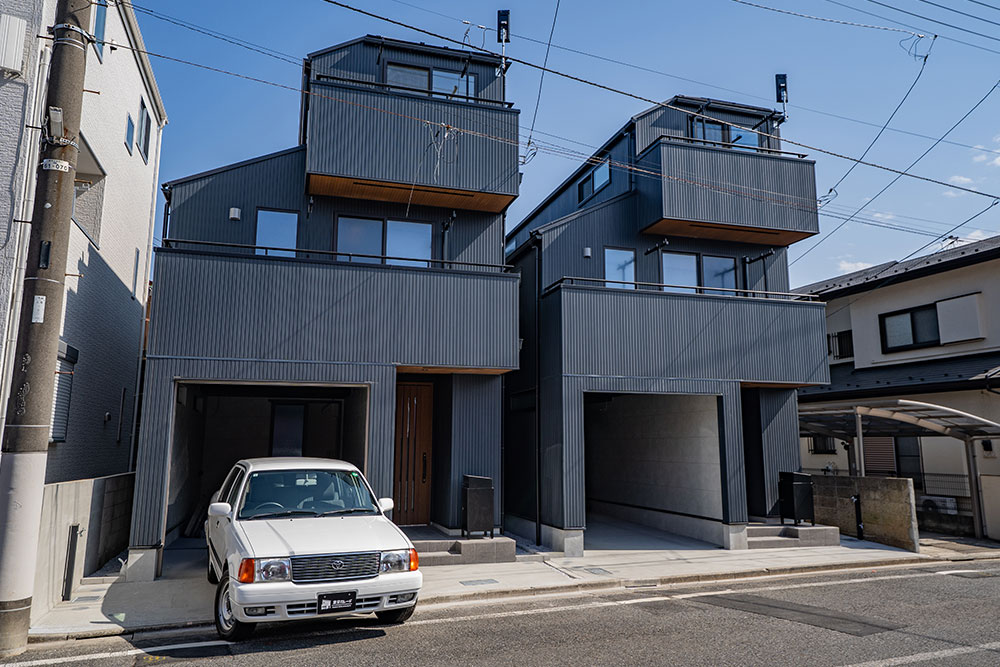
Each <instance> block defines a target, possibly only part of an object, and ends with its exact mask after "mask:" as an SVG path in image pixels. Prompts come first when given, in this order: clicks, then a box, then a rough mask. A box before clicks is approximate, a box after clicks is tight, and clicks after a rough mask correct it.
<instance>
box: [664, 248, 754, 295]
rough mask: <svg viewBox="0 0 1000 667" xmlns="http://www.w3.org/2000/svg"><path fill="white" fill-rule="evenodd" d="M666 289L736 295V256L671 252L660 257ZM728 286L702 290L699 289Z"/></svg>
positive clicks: (691, 292)
mask: <svg viewBox="0 0 1000 667" xmlns="http://www.w3.org/2000/svg"><path fill="white" fill-rule="evenodd" d="M660 263H661V269H662V276H661V278H660V279H661V280H662V281H663V285H664V287H663V291H664V292H678V293H687V294H694V293H695V292H701V293H702V294H721V295H722V296H732V295H733V294H735V292H733V291H731V290H735V289H736V258H735V257H722V256H716V255H699V254H697V253H688V252H667V251H664V252H663V253H661V256H660ZM712 287H714V288H725V289H699V288H712Z"/></svg>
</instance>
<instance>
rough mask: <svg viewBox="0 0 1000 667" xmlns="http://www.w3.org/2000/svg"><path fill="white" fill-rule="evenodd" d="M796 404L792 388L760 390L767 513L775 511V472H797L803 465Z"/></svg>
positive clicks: (776, 500)
mask: <svg viewBox="0 0 1000 667" xmlns="http://www.w3.org/2000/svg"><path fill="white" fill-rule="evenodd" d="M798 406H799V404H798V400H797V394H796V391H795V390H794V389H761V390H760V425H761V444H762V446H763V448H764V489H765V498H766V503H767V508H768V513H769V514H774V513H776V512H777V511H778V473H779V472H796V471H798V470H799V469H800V468H801V467H802V463H801V461H800V457H801V452H800V451H799V407H798Z"/></svg>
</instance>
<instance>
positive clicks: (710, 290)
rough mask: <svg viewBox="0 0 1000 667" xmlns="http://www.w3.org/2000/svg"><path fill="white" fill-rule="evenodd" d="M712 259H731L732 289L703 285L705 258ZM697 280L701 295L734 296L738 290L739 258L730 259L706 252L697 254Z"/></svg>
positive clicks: (726, 256) (727, 256)
mask: <svg viewBox="0 0 1000 667" xmlns="http://www.w3.org/2000/svg"><path fill="white" fill-rule="evenodd" d="M706 257H712V258H715V259H731V260H733V286H732V287H714V286H710V285H706V284H705V282H706V281H705V258H706ZM698 264H699V267H698V268H699V271H698V280H699V282H700V283H701V284H700V285H699V287H701V293H702V294H711V295H715V296H736V295H737V293H738V290H739V289H740V258H739V257H730V256H729V255H715V254H712V253H708V252H703V253H698Z"/></svg>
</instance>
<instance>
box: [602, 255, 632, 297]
mask: <svg viewBox="0 0 1000 667" xmlns="http://www.w3.org/2000/svg"><path fill="white" fill-rule="evenodd" d="M603 250H604V252H603V253H601V259H602V260H603V263H602V266H603V269H604V270H603V273H604V276H603V280H604V287H606V288H610V289H631V290H634V289H638V288H639V285H638V284H637V282H638V281H637V274H638V271H637V269H638V262H639V258H638V255H637V253H636V250H635V248H629V247H626V246H614V245H606V246H604V247H603ZM609 250H620V251H622V252H630V253H632V281H631V282H629V281H627V280H624V281H618V282H612V283H611V284H608V281H609V280H611V281H614V280H615V279H614V278H608V251H609Z"/></svg>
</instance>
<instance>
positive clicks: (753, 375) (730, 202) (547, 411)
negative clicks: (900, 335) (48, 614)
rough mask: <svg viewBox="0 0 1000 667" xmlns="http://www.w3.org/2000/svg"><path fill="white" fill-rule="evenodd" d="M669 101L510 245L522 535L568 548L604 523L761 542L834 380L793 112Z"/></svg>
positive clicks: (511, 502) (586, 169) (508, 454)
mask: <svg viewBox="0 0 1000 667" xmlns="http://www.w3.org/2000/svg"><path fill="white" fill-rule="evenodd" d="M667 104H668V105H669V106H670V107H674V108H668V107H667V106H662V105H658V106H656V107H654V108H652V109H649V110H647V111H645V112H643V113H641V114H639V115H637V116H635V117H634V118H632V119H630V120H629V121H628V123H626V124H625V126H624V127H622V128H621V129H619V130H618V131H617V132H615V133H614V134H613V135H612V136H611V138H610V139H608V141H607V142H606V143H605V144H604V145H603V146H602V147H601V148H600V149H599V150H598V151H597V152H596V153H594V154H593V156H592V157H591V158H589V159H588V160H587V161H586V162H585V163H584V164H583V165H581V166H580V167H579V168H578V169H576V170H575V171H574V172H573V173H572V174H570V176H569V177H568V178H567V179H566V180H565V181H564V182H563V183H562V185H560V186H559V187H558V188H557V189H556V190H555V191H554V192H552V194H551V195H549V196H548V198H546V199H545V201H543V202H542V203H541V204H540V205H539V206H538V207H537V208H536V209H535V210H534V211H532V212H531V213H530V214H529V215H528V216H527V218H525V219H524V220H523V221H522V222H521V223H520V224H518V225H517V227H515V228H514V229H513V230H512V232H511V233H510V234H509V235H508V237H507V240H508V242H507V253H508V254H507V258H508V261H509V262H510V263H511V264H513V265H515V266H516V267H517V268H518V269H519V271H520V273H521V285H520V290H521V291H520V310H521V321H520V335H521V338H523V339H524V344H523V347H522V350H521V359H520V370H518V371H516V372H515V373H512V374H510V375H508V376H507V381H506V399H507V401H508V408H507V415H508V420H507V423H506V445H505V450H504V457H505V464H506V475H505V483H506V492H505V514H506V516H505V525H506V527H507V528H508V529H509V530H513V531H514V532H516V533H527V534H533V533H535V532H536V530H537V532H538V535H539V537H540V538H541V540H542V541H543V542H545V543H547V544H550V545H553V546H555V547H557V548H562V549H564V550H565V551H566V552H567V553H579V552H580V551H581V549H582V547H583V538H584V529H585V528H586V527H587V517H588V512H589V513H596V514H601V515H605V516H611V517H613V518H617V519H624V520H629V521H633V522H637V523H643V524H647V525H651V526H654V527H658V528H662V529H665V530H669V531H671V532H675V533H680V534H684V535H688V536H692V537H696V538H699V539H703V540H706V541H709V542H713V543H716V544H719V545H723V546H726V547H729V548H745V547H746V545H747V541H746V540H747V537H746V524H747V523H748V521H749V520H750V519H751V518H755V517H756V518H763V517H767V516H769V515H773V514H774V513H775V512H776V509H777V508H776V503H777V500H778V494H777V482H778V473H779V472H780V471H796V470H798V469H799V448H798V424H797V414H796V392H795V388H796V387H799V386H804V385H813V384H821V383H825V382H827V381H828V376H829V374H828V368H827V362H826V348H825V340H824V334H825V329H824V319H823V318H824V311H823V306H822V304H819V303H814V302H811V301H810V300H809V299H808V298H804V297H801V296H800V295H795V294H789V293H788V289H789V288H788V264H787V255H786V250H787V247H788V246H789V245H790V244H792V243H794V242H796V241H799V240H801V239H803V238H806V237H808V236H810V235H813V234H815V233H816V232H817V231H818V220H817V211H816V187H815V177H814V171H813V167H814V165H813V162H812V161H810V160H807V159H805V157H804V156H802V155H798V154H792V153H787V152H784V151H782V150H781V146H780V143H779V141H778V140H777V138H776V137H777V136H778V134H777V133H778V125H779V124H780V122H781V121H782V120H783V118H782V116H781V114H780V113H778V112H775V111H772V110H770V109H762V108H758V107H750V106H744V105H740V104H732V103H728V102H719V101H715V100H707V99H700V98H689V97H675V98H673V99H672V100H671V101H670V102H668V103H667ZM694 114H704V115H706V116H708V117H710V118H712V119H716V120H708V119H705V118H700V117H696V116H695V115H694ZM741 128H756V129H760V130H762V131H764V132H766V133H768V134H770V135H773V137H774V138H769V137H763V136H760V135H758V134H756V133H754V132H749V131H746V130H745V129H741Z"/></svg>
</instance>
